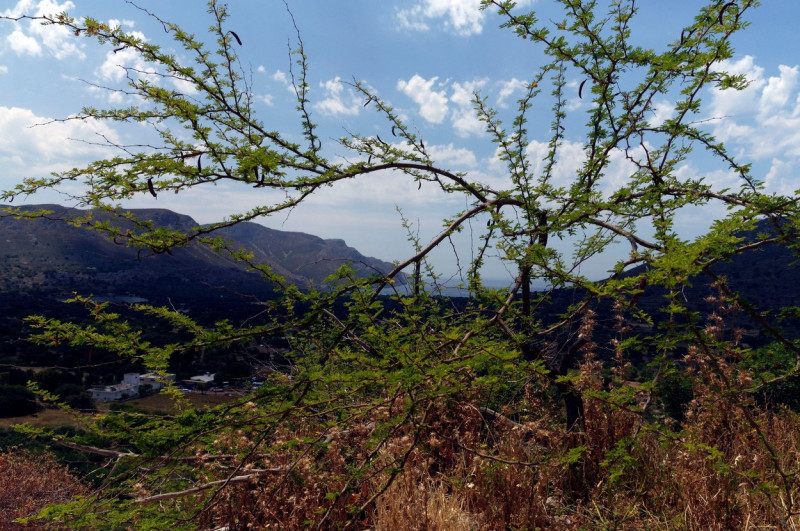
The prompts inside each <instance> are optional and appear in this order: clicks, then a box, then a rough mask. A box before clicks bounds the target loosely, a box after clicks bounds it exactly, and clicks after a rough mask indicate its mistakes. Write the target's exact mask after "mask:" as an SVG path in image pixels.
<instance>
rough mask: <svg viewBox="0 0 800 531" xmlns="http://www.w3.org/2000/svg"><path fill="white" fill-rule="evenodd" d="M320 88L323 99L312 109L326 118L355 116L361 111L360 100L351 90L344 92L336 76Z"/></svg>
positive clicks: (342, 85)
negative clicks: (323, 95)
mask: <svg viewBox="0 0 800 531" xmlns="http://www.w3.org/2000/svg"><path fill="white" fill-rule="evenodd" d="M319 85H320V87H322V89H323V90H324V92H325V98H324V99H323V100H321V101H318V102H316V103H315V104H314V108H315V109H316V110H318V111H319V112H321V113H322V114H326V115H328V116H342V115H344V116H356V115H357V114H358V113H359V111H360V110H361V101H360V98H359V97H358V96H357V95H356V93H355V92H354V91H353V90H352V89H347V90H345V87H344V84H343V83H342V79H341V78H340V77H339V76H336V77H335V78H333V79H329V80H328V81H325V82H324V83H322V82H320V84H319Z"/></svg>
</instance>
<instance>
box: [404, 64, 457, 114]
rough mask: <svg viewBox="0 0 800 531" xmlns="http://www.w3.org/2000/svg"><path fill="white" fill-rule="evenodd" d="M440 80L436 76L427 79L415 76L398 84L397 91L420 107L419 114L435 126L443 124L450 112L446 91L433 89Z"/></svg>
mask: <svg viewBox="0 0 800 531" xmlns="http://www.w3.org/2000/svg"><path fill="white" fill-rule="evenodd" d="M438 79H439V78H438V77H436V76H434V77H432V78H430V79H425V78H423V77H422V76H420V75H419V74H414V75H413V76H412V77H411V79H409V80H408V81H403V80H402V79H401V80H400V81H398V82H397V90H399V91H401V92H402V93H404V94H405V95H406V96H408V97H409V98H411V99H412V100H413V101H414V103H416V104H417V105H419V113H420V114H421V115H422V117H423V118H425V120H427V121H429V122H431V123H435V124H440V123H442V122H443V121H444V119H445V117H446V116H447V111H448V106H447V102H448V99H447V96H446V91H445V90H434V88H433V86H434V85H435V84H436V82H437V81H438Z"/></svg>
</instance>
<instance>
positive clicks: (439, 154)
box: [428, 143, 478, 169]
mask: <svg viewBox="0 0 800 531" xmlns="http://www.w3.org/2000/svg"><path fill="white" fill-rule="evenodd" d="M428 153H430V155H431V158H432V159H433V160H435V161H436V163H437V164H439V165H442V166H447V165H453V166H455V167H457V168H464V169H469V168H475V167H476V166H477V165H478V159H477V158H476V157H475V153H473V152H472V151H470V150H469V149H466V148H460V147H456V146H454V145H453V144H452V143H450V144H445V145H432V146H428Z"/></svg>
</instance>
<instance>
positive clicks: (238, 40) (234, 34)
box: [230, 31, 242, 46]
mask: <svg viewBox="0 0 800 531" xmlns="http://www.w3.org/2000/svg"><path fill="white" fill-rule="evenodd" d="M230 34H231V35H233V38H234V39H236V42H238V43H239V46H241V45H242V39H240V38H239V36H238V35H236V32H235V31H231V32H230Z"/></svg>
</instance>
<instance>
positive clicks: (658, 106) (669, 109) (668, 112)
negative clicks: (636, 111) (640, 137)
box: [649, 100, 675, 127]
mask: <svg viewBox="0 0 800 531" xmlns="http://www.w3.org/2000/svg"><path fill="white" fill-rule="evenodd" d="M673 114H675V106H674V105H673V104H672V103H670V102H668V101H667V100H659V101H656V102H654V103H653V117H652V118H650V120H649V122H650V125H652V126H653V127H658V126H660V125H661V124H663V123H664V122H666V121H667V120H669V119H670V118H672V115H673Z"/></svg>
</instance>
